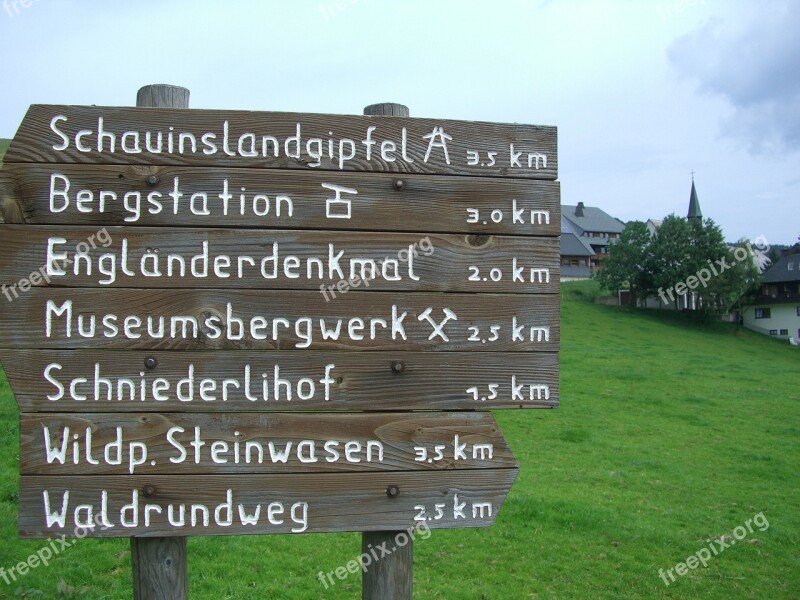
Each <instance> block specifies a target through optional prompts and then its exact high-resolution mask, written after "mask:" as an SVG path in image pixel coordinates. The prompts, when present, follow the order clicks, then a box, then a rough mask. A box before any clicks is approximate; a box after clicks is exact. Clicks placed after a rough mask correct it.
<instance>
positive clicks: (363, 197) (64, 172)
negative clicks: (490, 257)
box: [0, 163, 560, 236]
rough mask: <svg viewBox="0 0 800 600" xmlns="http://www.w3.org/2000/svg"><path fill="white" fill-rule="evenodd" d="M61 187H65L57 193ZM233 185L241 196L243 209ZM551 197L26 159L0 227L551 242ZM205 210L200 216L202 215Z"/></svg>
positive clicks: (2, 204)
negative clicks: (399, 234)
mask: <svg viewBox="0 0 800 600" xmlns="http://www.w3.org/2000/svg"><path fill="white" fill-rule="evenodd" d="M54 174H56V175H60V176H61V177H63V179H61V178H59V177H54ZM153 175H155V176H156V177H157V178H158V182H157V183H156V184H154V185H150V184H148V183H147V181H146V180H147V178H148V177H150V176H153ZM176 179H177V187H178V191H179V192H180V193H181V194H183V196H182V197H181V198H180V199H179V200H178V202H177V207H176V203H175V200H174V199H173V197H172V196H169V194H170V193H171V192H172V193H174V191H175V187H176ZM51 180H52V181H51ZM226 181H227V186H228V193H230V194H232V195H233V198H231V199H230V200H228V207H227V210H225V203H224V202H223V200H222V199H221V198H220V194H223V192H224V190H225V182H226ZM397 181H401V182H402V189H400V190H398V189H396V187H395V182H397ZM67 182H68V183H69V191H68V192H65V190H66V189H67V188H66V184H67ZM51 183H52V185H53V190H54V192H64V193H66V195H67V196H66V199H65V198H64V196H63V195H59V194H54V195H53V199H52V202H51V197H50V196H51ZM323 184H327V185H337V186H342V187H346V188H350V189H355V190H357V192H358V193H357V194H352V193H342V194H341V197H342V199H347V200H349V201H350V218H349V219H346V218H340V217H337V218H329V217H328V208H329V207H328V203H327V200H328V199H329V198H333V199H335V192H334V191H333V190H331V189H330V188H325V187H323ZM242 188H245V190H246V191H245V193H244V194H245V202H244V205H243V204H242V202H241V195H242V191H241V190H242ZM83 190H87V191H86V192H83V194H82V195H81V199H82V201H81V204H80V207H79V205H78V202H77V198H78V196H77V194H78V193H79V192H81V191H83ZM101 192H104V197H103V205H102V211H101V205H100V193H101ZM136 192H138V193H139V194H140V198H141V200H140V201H138V202H137V197H136V195H131V196H129V198H128V201H127V206H128V207H129V208H126V203H125V194H128V193H136ZM89 193H90V194H91V195H89ZM153 193H155V194H157V195H154V196H152V198H153V202H150V201H148V196H149V195H150V194H153ZM110 194H113V196H112V195H110ZM194 194H206V195H207V197H208V202H207V204H206V205H203V204H202V197H201V196H197V197H196V200H195V206H194V212H192V203H191V198H192V196H193V195H194ZM257 195H259V196H266V197H267V199H268V201H269V205H267V201H266V200H264V199H263V197H262V198H260V199H259V200H258V201H257V202H256V203H255V206H254V202H253V199H254V197H255V196H257ZM114 197H116V200H113V198H114ZM278 197H280V200H278ZM85 198H92V200H91V201H89V200H86V199H85ZM287 198H288V200H287ZM559 200H560V191H559V183H558V182H554V181H538V180H518V179H500V178H464V177H449V176H442V175H439V176H435V175H403V176H402V178H399V177H398V176H397V175H391V174H381V173H351V172H331V171H325V172H316V171H310V172H302V171H296V170H295V171H289V170H259V169H233V168H217V167H207V168H198V167H144V166H138V165H105V166H104V165H83V164H78V165H76V164H58V165H52V164H31V163H6V164H5V165H4V166H3V168H2V170H0V221H4V222H6V223H28V224H35V225H47V224H52V225H70V224H74V225H93V226H97V227H100V226H104V225H126V226H128V227H135V226H153V225H158V226H162V225H169V226H178V225H191V226H194V227H209V226H213V227H220V226H226V227H259V228H264V227H270V228H282V229H349V230H353V229H355V230H362V231H363V230H372V231H417V232H430V231H436V232H461V233H482V234H492V233H494V234H512V235H546V236H558V235H559V234H560V216H559V215H560V203H559ZM156 203H158V204H156ZM137 206H138V208H137ZM289 207H291V214H290V212H289ZM342 208H344V205H341V204H333V205H332V206H331V207H330V209H331V213H330V214H331V215H343V214H346V213H345V212H344V211H343V210H341V209H342ZM206 209H207V212H208V213H209V214H201V213H204V212H206ZM278 209H280V212H279V211H278ZM468 209H475V210H477V211H478V212H477V213H475V212H473V211H471V210H468ZM532 211H546V212H545V213H541V214H539V213H538V212H533V213H532ZM153 213H155V214H153Z"/></svg>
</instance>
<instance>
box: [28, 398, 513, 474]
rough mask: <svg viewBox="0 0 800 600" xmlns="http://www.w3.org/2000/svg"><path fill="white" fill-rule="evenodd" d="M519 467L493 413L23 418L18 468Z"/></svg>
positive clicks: (93, 471) (115, 471) (223, 470)
mask: <svg viewBox="0 0 800 600" xmlns="http://www.w3.org/2000/svg"><path fill="white" fill-rule="evenodd" d="M76 435H77V436H78V437H77V439H75V437H74V436H76ZM516 466H517V463H516V461H515V460H514V455H513V454H512V453H511V450H510V449H509V447H508V444H507V443H506V441H505V439H504V438H503V435H502V434H501V433H500V430H499V427H498V425H497V423H496V422H495V420H494V417H492V415H491V413H489V412H466V413H430V412H419V413H377V414H375V413H373V414H361V413H359V414H336V415H320V414H293V413H273V414H269V415H265V414H254V413H239V414H235V415H227V414H219V413H218V414H193V415H189V414H181V413H157V414H154V413H105V414H100V413H82V414H80V415H76V414H72V415H66V414H50V415H47V414H25V413H23V414H22V415H21V417H20V474H22V475H70V476H71V475H134V474H136V475H173V474H176V473H180V474H181V475H203V474H211V475H233V474H241V475H253V474H256V473H332V472H339V473H344V472H362V471H424V470H444V469H488V468H499V467H516Z"/></svg>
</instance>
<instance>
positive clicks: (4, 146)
mask: <svg viewBox="0 0 800 600" xmlns="http://www.w3.org/2000/svg"><path fill="white" fill-rule="evenodd" d="M9 144H11V140H0V166H2V165H3V157H4V156H5V155H6V151H7V150H8V146H9Z"/></svg>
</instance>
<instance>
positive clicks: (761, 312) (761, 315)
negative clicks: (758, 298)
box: [756, 308, 770, 319]
mask: <svg viewBox="0 0 800 600" xmlns="http://www.w3.org/2000/svg"><path fill="white" fill-rule="evenodd" d="M769 316H770V311H769V309H768V308H757V309H756V319H769Z"/></svg>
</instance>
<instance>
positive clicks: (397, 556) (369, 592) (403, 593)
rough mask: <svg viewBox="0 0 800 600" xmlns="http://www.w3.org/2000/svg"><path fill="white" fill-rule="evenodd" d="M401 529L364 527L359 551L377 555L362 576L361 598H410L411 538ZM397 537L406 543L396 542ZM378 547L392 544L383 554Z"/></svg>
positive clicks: (412, 576) (404, 599) (411, 572)
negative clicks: (374, 529) (369, 528)
mask: <svg viewBox="0 0 800 600" xmlns="http://www.w3.org/2000/svg"><path fill="white" fill-rule="evenodd" d="M409 537H410V536H407V535H405V534H404V532H402V531H367V532H365V533H363V534H362V536H361V555H362V556H367V557H372V556H378V557H379V560H375V561H373V562H372V563H371V564H369V565H368V568H367V569H366V570H365V571H364V572H363V575H362V576H361V600H388V599H391V600H412V598H413V589H414V541H413V539H409ZM398 540H408V543H405V544H402V545H400V544H398ZM380 548H386V549H389V548H395V550H394V551H393V552H392V553H391V554H389V555H387V556H382V555H381V552H380V550H379V549H380Z"/></svg>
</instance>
